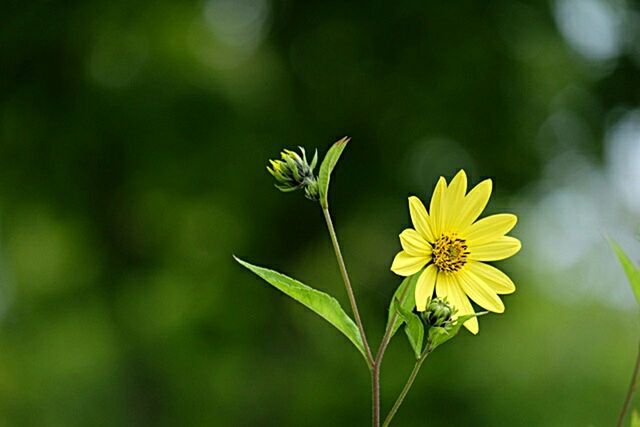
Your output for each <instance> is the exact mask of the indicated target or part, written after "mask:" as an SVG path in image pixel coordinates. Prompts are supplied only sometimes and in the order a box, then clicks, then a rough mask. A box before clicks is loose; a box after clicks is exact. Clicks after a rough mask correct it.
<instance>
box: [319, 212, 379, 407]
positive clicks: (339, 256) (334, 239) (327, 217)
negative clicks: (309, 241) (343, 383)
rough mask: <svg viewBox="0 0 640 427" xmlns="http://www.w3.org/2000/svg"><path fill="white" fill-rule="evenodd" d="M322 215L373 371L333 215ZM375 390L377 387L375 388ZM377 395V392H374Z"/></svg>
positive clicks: (367, 343)
mask: <svg viewBox="0 0 640 427" xmlns="http://www.w3.org/2000/svg"><path fill="white" fill-rule="evenodd" d="M322 213H323V214H324V219H325V221H326V222H327V228H328V229H329V234H330V235H331V243H333V250H334V252H335V253H336V259H337V260H338V266H339V267H340V274H342V280H343V281H344V287H345V288H346V289H347V295H348V296H349V302H350V303H351V311H353V316H354V317H355V320H356V325H358V329H359V330H360V336H361V337H362V343H363V344H364V349H365V352H366V356H367V357H366V360H367V365H368V366H369V369H370V370H372V371H373V365H374V362H373V356H372V354H371V348H370V347H369V342H368V341H367V336H366V334H365V332H364V326H363V325H362V319H361V318H360V312H359V311H358V305H357V304H356V297H355V295H354V294H353V289H352V288H351V281H350V280H349V274H348V273H347V266H346V265H345V263H344V259H343V258H342V251H340V244H339V243H338V236H337V235H336V230H335V229H334V228H333V221H331V215H330V214H329V208H322ZM374 388H375V387H374ZM374 395H375V390H374ZM375 407H376V403H375V399H374V413H375Z"/></svg>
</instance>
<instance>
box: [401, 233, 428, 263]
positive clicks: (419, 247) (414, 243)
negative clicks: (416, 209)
mask: <svg viewBox="0 0 640 427" xmlns="http://www.w3.org/2000/svg"><path fill="white" fill-rule="evenodd" d="M400 243H401V244H402V249H404V251H405V252H406V253H408V254H409V255H413V256H421V257H427V258H429V259H431V245H430V244H429V243H428V242H427V241H426V240H425V239H424V237H422V236H421V235H420V233H418V232H417V231H416V230H414V229H413V228H407V229H406V230H404V231H403V232H402V233H400Z"/></svg>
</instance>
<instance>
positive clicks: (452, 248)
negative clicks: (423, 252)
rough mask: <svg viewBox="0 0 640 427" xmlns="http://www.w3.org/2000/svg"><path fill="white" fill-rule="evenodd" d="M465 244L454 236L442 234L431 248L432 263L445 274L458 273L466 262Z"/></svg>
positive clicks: (467, 253)
mask: <svg viewBox="0 0 640 427" xmlns="http://www.w3.org/2000/svg"><path fill="white" fill-rule="evenodd" d="M467 255H469V251H468V250H467V242H466V240H464V239H459V238H457V237H456V235H455V234H452V235H447V234H443V235H442V236H440V238H439V239H438V240H437V241H436V243H435V245H434V247H433V263H434V264H435V266H436V267H438V270H440V271H444V272H445V273H452V272H454V271H458V270H460V269H461V268H462V266H463V265H465V264H466V262H467Z"/></svg>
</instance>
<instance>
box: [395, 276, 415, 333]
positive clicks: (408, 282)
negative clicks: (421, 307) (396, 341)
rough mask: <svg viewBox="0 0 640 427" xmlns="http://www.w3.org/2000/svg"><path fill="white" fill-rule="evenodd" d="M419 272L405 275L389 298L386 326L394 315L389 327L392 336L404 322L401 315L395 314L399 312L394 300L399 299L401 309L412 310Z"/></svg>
mask: <svg viewBox="0 0 640 427" xmlns="http://www.w3.org/2000/svg"><path fill="white" fill-rule="evenodd" d="M419 276H420V273H416V274H414V275H413V276H409V277H405V279H404V280H403V281H402V283H400V286H398V289H396V291H395V292H394V294H393V297H392V298H391V303H390V304H389V314H388V315H387V327H389V323H391V320H392V319H393V318H394V317H395V322H394V323H393V326H392V329H391V336H394V335H395V333H396V332H397V331H398V328H400V326H402V324H403V323H404V319H403V318H402V316H397V314H399V313H398V312H397V311H396V309H395V306H394V305H395V301H396V300H398V301H400V305H401V306H402V309H404V310H405V311H413V308H414V307H415V306H416V300H415V292H416V282H417V281H418V277H419Z"/></svg>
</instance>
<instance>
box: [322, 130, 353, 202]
mask: <svg viewBox="0 0 640 427" xmlns="http://www.w3.org/2000/svg"><path fill="white" fill-rule="evenodd" d="M349 140H350V138H349V137H346V136H345V137H344V138H342V139H341V140H339V141H337V142H335V143H334V144H333V145H332V146H331V148H329V151H327V155H326V156H324V160H322V164H321V165H320V172H318V188H319V190H320V205H321V206H322V207H323V208H327V207H328V206H329V198H328V195H329V180H330V179H331V172H333V168H335V167H336V163H338V159H339V158H340V155H341V154H342V151H344V149H345V147H346V146H347V143H348V142H349Z"/></svg>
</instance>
